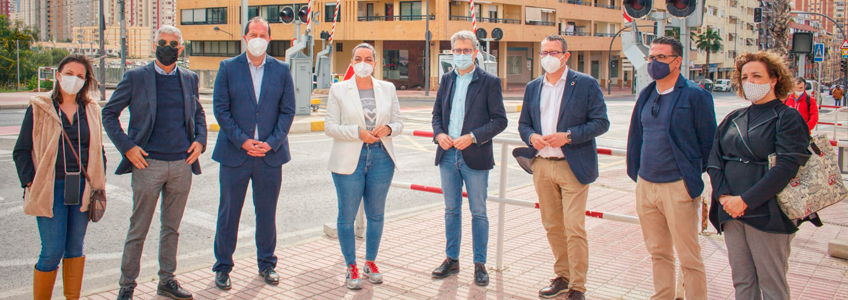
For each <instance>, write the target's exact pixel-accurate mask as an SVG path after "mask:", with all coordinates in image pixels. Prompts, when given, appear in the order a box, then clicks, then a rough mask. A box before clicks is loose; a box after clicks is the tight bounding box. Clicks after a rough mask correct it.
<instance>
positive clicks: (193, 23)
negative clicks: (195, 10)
mask: <svg viewBox="0 0 848 300" xmlns="http://www.w3.org/2000/svg"><path fill="white" fill-rule="evenodd" d="M268 21H269V22H270V21H271V20H268ZM213 24H227V20H218V21H202V22H186V21H182V22H180V25H213Z"/></svg>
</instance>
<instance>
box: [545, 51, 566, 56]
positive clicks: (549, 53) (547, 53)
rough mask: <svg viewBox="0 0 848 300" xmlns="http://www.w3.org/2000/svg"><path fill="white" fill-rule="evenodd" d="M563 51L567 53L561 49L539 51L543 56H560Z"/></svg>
mask: <svg viewBox="0 0 848 300" xmlns="http://www.w3.org/2000/svg"><path fill="white" fill-rule="evenodd" d="M562 53H565V52H559V51H540V52H539V55H540V56H542V57H545V56H548V55H553V56H559V55H560V54H562Z"/></svg>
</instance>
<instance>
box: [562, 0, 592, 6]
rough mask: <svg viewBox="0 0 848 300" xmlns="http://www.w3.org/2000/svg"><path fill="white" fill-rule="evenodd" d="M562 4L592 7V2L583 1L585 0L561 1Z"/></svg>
mask: <svg viewBox="0 0 848 300" xmlns="http://www.w3.org/2000/svg"><path fill="white" fill-rule="evenodd" d="M559 2H560V3H568V4H574V5H583V6H592V2H591V1H588V0H587V1H583V0H559Z"/></svg>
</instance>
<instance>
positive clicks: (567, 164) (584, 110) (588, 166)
mask: <svg viewBox="0 0 848 300" xmlns="http://www.w3.org/2000/svg"><path fill="white" fill-rule="evenodd" d="M540 48H541V51H540V52H539V58H540V59H541V63H542V68H543V69H544V70H545V74H544V75H542V76H541V77H539V78H536V79H534V80H533V81H531V82H530V83H528V84H527V88H526V89H525V90H524V102H523V103H524V104H523V105H522V108H521V117H520V118H519V120H518V132H519V134H520V135H521V140H522V141H524V143H526V144H527V145H528V146H530V147H533V148H535V149H536V150H537V151H538V152H537V154H536V157H535V158H534V159H533V163H532V165H531V169H532V170H533V185H534V186H535V187H536V194H537V195H538V196H539V211H540V212H541V214H542V225H543V226H544V227H545V231H547V236H548V243H549V244H550V245H551V251H552V252H553V254H554V259H555V262H554V266H553V267H554V273H556V278H554V279H553V280H551V284H550V285H549V286H546V287H544V288H542V289H541V290H539V296H540V297H544V298H553V297H556V296H557V295H560V294H562V293H565V292H567V293H568V299H569V300H582V299H584V298H585V296H584V293H586V274H587V272H588V270H589V242H588V238H587V236H586V227H585V223H586V201H587V200H588V198H589V184H591V183H592V182H594V181H595V180H596V179H598V152H597V144H596V143H595V138H596V137H598V136H600V135H602V134H604V133H606V132H607V130H609V126H610V122H609V118H608V117H607V106H606V104H605V103H604V95H603V92H601V88H600V86H599V85H598V81H597V80H595V78H592V76H589V75H586V74H583V73H580V72H577V71H576V70H571V69H570V68H568V59H569V58H571V53H570V52H568V44H567V43H566V41H565V39H564V38H563V37H561V36H559V35H549V36H547V37H545V39H544V40H542V45H541V47H540Z"/></svg>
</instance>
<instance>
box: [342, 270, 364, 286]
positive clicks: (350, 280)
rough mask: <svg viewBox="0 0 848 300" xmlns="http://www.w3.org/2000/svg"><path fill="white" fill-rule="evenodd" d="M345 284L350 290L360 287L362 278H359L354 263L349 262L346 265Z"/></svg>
mask: <svg viewBox="0 0 848 300" xmlns="http://www.w3.org/2000/svg"><path fill="white" fill-rule="evenodd" d="M345 286H347V288H349V289H351V290H358V289H361V288H362V279H360V278H359V269H357V268H356V265H355V264H351V265H350V266H348V267H347V273H346V274H345Z"/></svg>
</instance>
